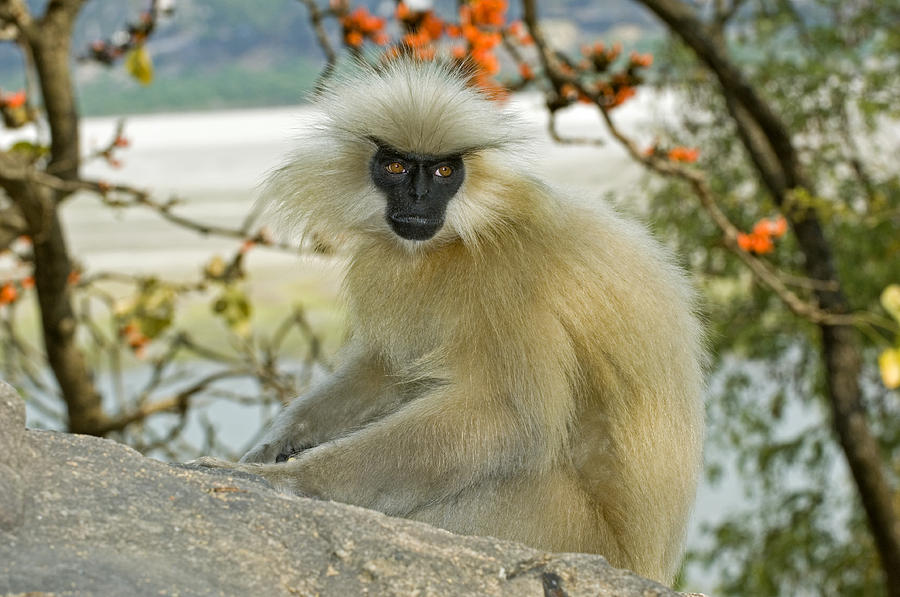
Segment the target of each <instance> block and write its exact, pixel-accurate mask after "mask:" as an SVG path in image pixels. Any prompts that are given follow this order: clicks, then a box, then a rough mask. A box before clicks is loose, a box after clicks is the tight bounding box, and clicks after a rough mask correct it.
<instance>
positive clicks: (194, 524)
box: [0, 381, 677, 597]
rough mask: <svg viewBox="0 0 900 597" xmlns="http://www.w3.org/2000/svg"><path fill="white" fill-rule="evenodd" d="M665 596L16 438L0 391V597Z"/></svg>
mask: <svg viewBox="0 0 900 597" xmlns="http://www.w3.org/2000/svg"><path fill="white" fill-rule="evenodd" d="M29 592H37V593H52V594H55V595H135V596H138V595H155V596H158V595H236V596H238V595H240V596H243V595H266V596H276V595H291V596H296V595H303V596H305V595H310V596H313V595H323V596H329V595H333V596H355V595H377V596H381V595H410V596H412V595H419V596H422V597H424V596H428V595H434V596H445V595H466V596H473V595H514V596H529V595H536V596H541V595H544V596H552V597H564V596H570V597H575V596H580V595H590V596H601V597H602V596H613V595H615V596H621V597H627V596H632V595H633V596H638V595H639V596H641V597H652V596H657V595H658V596H667V595H671V596H674V595H677V593H675V592H673V591H671V590H669V589H667V588H665V587H663V586H661V585H658V584H656V583H654V582H651V581H648V580H645V579H643V578H641V577H639V576H636V575H634V574H633V573H631V572H628V571H625V570H618V569H615V568H612V567H610V566H609V565H608V564H607V563H606V561H605V560H603V558H601V557H599V556H593V555H584V554H549V553H542V552H538V551H535V550H533V549H530V548H527V547H524V546H522V545H517V544H515V543H510V542H507V541H500V540H496V539H491V538H480V537H461V536H457V535H453V534H451V533H448V532H446V531H442V530H439V529H435V528H432V527H429V526H427V525H424V524H420V523H415V522H411V521H407V520H402V519H396V518H390V517H388V516H385V515H383V514H380V513H377V512H372V511H369V510H364V509H362V508H357V507H354V506H348V505H344V504H338V503H333V502H322V501H316V500H309V499H302V498H296V497H292V496H287V495H283V494H280V493H278V492H276V491H274V490H273V489H271V487H269V486H268V485H267V484H266V483H265V482H264V481H262V480H261V479H259V478H257V477H254V476H251V475H240V474H233V473H229V472H228V471H214V470H205V469H203V470H198V469H189V468H184V467H178V466H172V465H169V464H166V463H163V462H159V461H157V460H152V459H149V458H144V457H143V456H141V455H140V454H139V453H137V452H135V451H134V450H132V449H130V448H128V447H126V446H123V445H121V444H117V443H115V442H112V441H109V440H103V439H98V438H93V437H86V436H77V435H69V434H64V433H55V432H48V431H29V430H26V429H25V409H24V404H23V402H22V400H21V398H19V396H18V395H17V394H16V393H15V391H14V390H13V389H12V388H11V387H10V386H8V385H6V384H4V383H3V382H2V381H0V594H8V593H12V594H15V593H29Z"/></svg>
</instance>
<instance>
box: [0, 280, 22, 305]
mask: <svg viewBox="0 0 900 597" xmlns="http://www.w3.org/2000/svg"><path fill="white" fill-rule="evenodd" d="M17 298H19V293H18V291H16V287H15V286H13V285H12V284H11V283H9V282H7V283H6V284H4V285H3V286H0V305H11V304H12V303H14V302H16V299H17Z"/></svg>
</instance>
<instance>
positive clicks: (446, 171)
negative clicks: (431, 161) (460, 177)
mask: <svg viewBox="0 0 900 597" xmlns="http://www.w3.org/2000/svg"><path fill="white" fill-rule="evenodd" d="M451 174H453V168H451V167H450V166H441V167H440V168H438V169H437V170H435V171H434V175H435V176H440V177H441V178H446V177H448V176H450V175H451Z"/></svg>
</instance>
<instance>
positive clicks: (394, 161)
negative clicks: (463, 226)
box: [370, 143, 465, 241]
mask: <svg viewBox="0 0 900 597" xmlns="http://www.w3.org/2000/svg"><path fill="white" fill-rule="evenodd" d="M370 168H371V175H372V182H373V183H374V184H375V186H376V187H378V188H379V189H380V190H381V191H382V192H384V194H385V197H386V198H387V207H386V210H385V219H386V220H387V223H388V225H389V226H390V227H391V230H393V231H394V233H396V234H397V236H399V237H401V238H404V239H406V240H418V241H424V240H428V239H430V238H432V237H433V236H434V235H435V234H437V233H438V231H439V230H440V229H441V227H442V226H443V225H444V217H445V215H446V212H447V204H448V203H449V202H450V199H452V198H453V196H454V195H455V194H456V192H457V191H458V190H459V187H460V185H462V183H463V179H464V178H465V169H464V167H463V159H462V156H461V155H444V156H433V155H421V154H416V153H405V152H402V151H398V150H396V149H394V148H392V147H390V146H388V145H385V144H383V143H378V151H377V152H376V153H375V156H374V157H373V158H372V162H371V166H370Z"/></svg>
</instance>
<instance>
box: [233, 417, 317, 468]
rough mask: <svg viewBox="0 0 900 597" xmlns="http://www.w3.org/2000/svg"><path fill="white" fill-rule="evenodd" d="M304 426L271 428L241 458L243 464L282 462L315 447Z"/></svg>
mask: <svg viewBox="0 0 900 597" xmlns="http://www.w3.org/2000/svg"><path fill="white" fill-rule="evenodd" d="M307 429H308V426H307V425H306V424H300V425H294V426H290V427H287V426H280V425H276V426H275V427H273V428H272V429H271V430H270V431H269V432H268V433H267V434H266V435H265V437H263V439H262V440H260V442H259V443H258V444H256V445H255V446H253V447H252V448H251V449H250V450H249V451H248V452H247V453H246V454H244V455H243V456H242V457H241V462H243V463H256V462H259V463H271V462H284V461H285V460H287V459H288V458H290V457H291V456H294V455H295V454H299V453H300V452H302V451H303V450H307V449H309V448H312V447H313V446H315V445H316V443H315V442H314V441H312V440H311V439H310V434H309V433H308V431H307Z"/></svg>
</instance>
